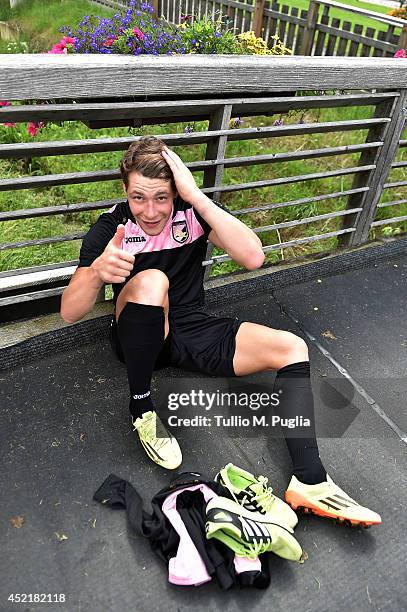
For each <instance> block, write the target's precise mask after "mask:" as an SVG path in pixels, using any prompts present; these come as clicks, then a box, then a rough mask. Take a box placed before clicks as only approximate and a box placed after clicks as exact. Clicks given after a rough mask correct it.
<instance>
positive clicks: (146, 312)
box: [117, 302, 164, 420]
mask: <svg viewBox="0 0 407 612" xmlns="http://www.w3.org/2000/svg"><path fill="white" fill-rule="evenodd" d="M117 332H118V336H119V340H120V344H121V345H122V348H123V354H124V357H125V360H126V367H127V377H128V379H129V387H130V404H129V409H130V413H131V415H132V417H133V420H134V419H136V418H137V417H140V416H141V415H142V414H143V412H148V411H149V410H154V407H153V403H152V401H151V390H150V386H151V377H152V375H153V368H154V364H155V361H156V359H157V356H158V354H159V352H160V350H161V347H162V345H163V343H164V307H163V306H153V305H150V304H139V303H136V302H127V303H126V304H125V306H124V308H123V310H122V311H121V313H120V315H119V320H118V322H117Z"/></svg>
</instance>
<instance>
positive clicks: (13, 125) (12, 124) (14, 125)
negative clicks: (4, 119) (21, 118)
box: [3, 123, 16, 127]
mask: <svg viewBox="0 0 407 612" xmlns="http://www.w3.org/2000/svg"><path fill="white" fill-rule="evenodd" d="M3 125H5V126H6V127H16V124H15V123H4V124H3Z"/></svg>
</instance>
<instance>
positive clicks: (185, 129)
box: [184, 125, 194, 134]
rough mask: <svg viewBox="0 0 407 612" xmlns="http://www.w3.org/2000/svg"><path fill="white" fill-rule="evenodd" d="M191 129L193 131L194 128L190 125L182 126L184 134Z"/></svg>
mask: <svg viewBox="0 0 407 612" xmlns="http://www.w3.org/2000/svg"><path fill="white" fill-rule="evenodd" d="M193 131H194V128H193V127H192V126H191V125H187V127H186V128H184V132H185V134H190V133H191V132H193Z"/></svg>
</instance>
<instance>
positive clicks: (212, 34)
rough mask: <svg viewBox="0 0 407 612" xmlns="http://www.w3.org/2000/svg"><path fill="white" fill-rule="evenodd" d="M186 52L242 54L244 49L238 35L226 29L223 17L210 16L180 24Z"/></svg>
mask: <svg viewBox="0 0 407 612" xmlns="http://www.w3.org/2000/svg"><path fill="white" fill-rule="evenodd" d="M179 29H180V31H181V33H182V34H181V35H182V42H183V43H184V46H185V53H205V54H213V53H216V54H232V53H233V54H240V53H243V52H244V51H243V50H242V48H241V46H240V45H239V42H238V40H237V37H236V36H235V35H234V34H233V32H232V31H231V30H228V29H225V27H224V24H223V22H222V19H221V18H218V19H216V20H212V19H210V18H209V17H206V16H205V17H202V18H201V19H196V20H195V21H194V22H193V23H191V22H184V23H183V24H182V25H181V26H180V28H179Z"/></svg>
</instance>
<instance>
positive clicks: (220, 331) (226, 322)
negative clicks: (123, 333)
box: [110, 309, 243, 376]
mask: <svg viewBox="0 0 407 612" xmlns="http://www.w3.org/2000/svg"><path fill="white" fill-rule="evenodd" d="M168 322H169V328H170V329H169V332H168V336H167V337H166V339H165V341H164V344H163V346H162V349H161V351H160V353H159V355H158V357H157V360H156V362H155V366H154V370H159V369H161V368H165V367H168V366H174V367H177V368H182V369H184V370H189V371H192V372H201V373H203V374H209V375H212V376H236V375H235V371H234V369H233V357H234V354H235V348H236V333H237V330H238V329H239V327H240V325H241V324H242V323H243V320H240V319H236V318H232V317H219V316H216V315H209V314H207V313H206V312H204V311H203V310H199V309H197V310H196V309H194V310H185V311H179V310H177V311H176V312H175V311H171V309H170V311H169V314H168ZM110 343H111V345H112V348H113V351H114V352H115V353H116V356H117V357H118V359H119V360H120V361H121V362H122V363H125V359H124V355H123V350H122V347H121V345H120V340H119V337H118V334H117V324H116V319H115V317H114V316H113V317H112V321H111V326H110Z"/></svg>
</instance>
